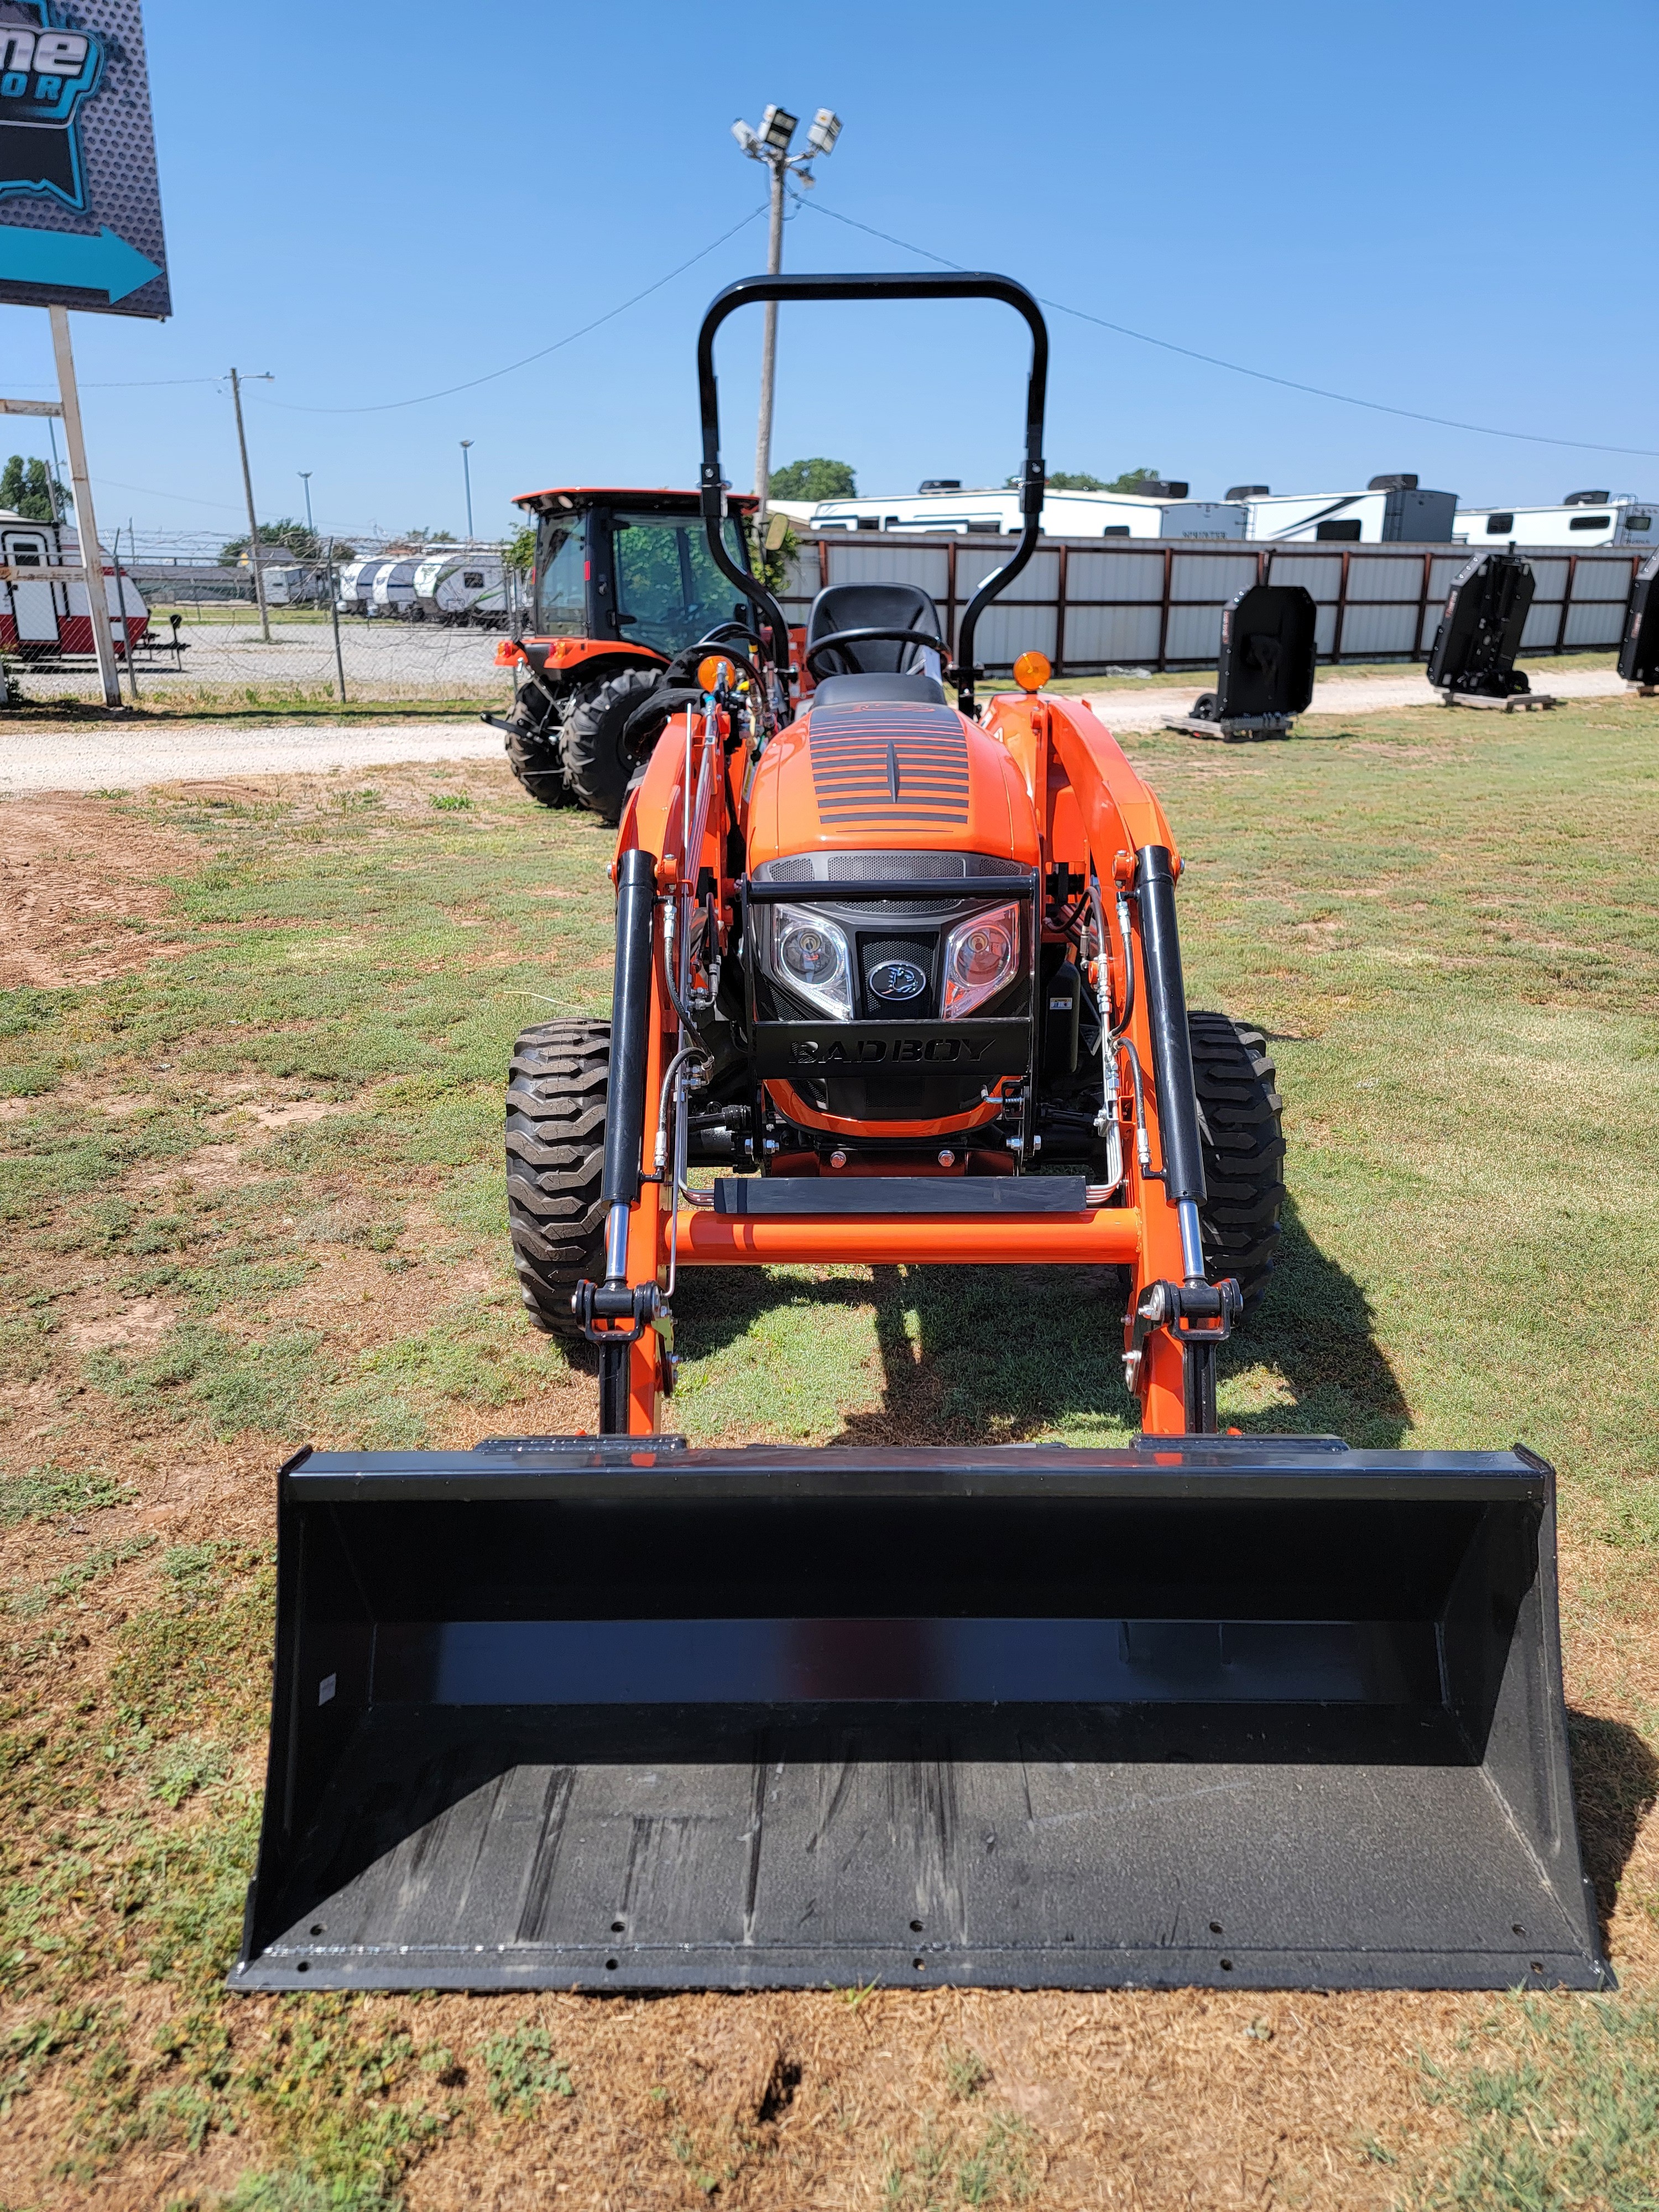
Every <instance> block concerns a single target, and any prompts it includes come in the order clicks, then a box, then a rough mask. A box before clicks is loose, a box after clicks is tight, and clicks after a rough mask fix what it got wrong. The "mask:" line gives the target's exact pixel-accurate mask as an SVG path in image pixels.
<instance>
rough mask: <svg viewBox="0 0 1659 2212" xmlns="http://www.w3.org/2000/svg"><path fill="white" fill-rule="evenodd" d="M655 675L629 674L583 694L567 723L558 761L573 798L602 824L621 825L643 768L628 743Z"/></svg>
mask: <svg viewBox="0 0 1659 2212" xmlns="http://www.w3.org/2000/svg"><path fill="white" fill-rule="evenodd" d="M659 680H660V679H659V675H658V672H657V671H655V670H654V669H644V668H625V669H623V671H622V673H621V674H620V675H619V676H613V677H612V678H611V680H610V681H609V683H606V684H595V685H594V687H593V689H592V690H591V691H587V692H584V693H583V694H582V695H581V696H580V697H579V698H578V699H577V701H576V702H575V704H574V706H573V707H572V708H571V709H570V712H569V713H568V714H567V715H566V716H565V718H564V726H563V728H562V731H561V732H560V734H559V759H560V764H561V766H562V769H563V771H564V780H565V781H566V783H567V784H568V786H569V787H570V791H571V794H572V796H573V797H574V798H575V799H580V802H581V804H582V805H584V806H586V807H589V808H591V809H592V811H593V812H594V813H595V814H597V815H599V817H600V819H601V820H602V821H605V822H611V823H616V822H618V821H620V820H621V819H622V811H623V800H624V799H626V798H627V796H628V786H629V780H630V779H631V777H632V776H633V774H634V770H635V768H636V767H637V765H638V763H637V762H636V761H635V758H634V756H633V754H632V752H631V751H630V750H629V749H628V748H627V747H626V746H625V745H624V744H623V731H624V730H625V729H626V728H627V726H628V718H629V715H630V714H632V713H633V712H634V709H635V708H636V707H638V706H640V705H641V704H642V703H643V702H644V701H645V700H647V699H648V698H649V697H650V696H651V694H652V693H653V691H654V690H656V688H657V685H658V683H659Z"/></svg>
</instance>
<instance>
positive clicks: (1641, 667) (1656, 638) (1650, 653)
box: [1619, 553, 1659, 685]
mask: <svg viewBox="0 0 1659 2212" xmlns="http://www.w3.org/2000/svg"><path fill="white" fill-rule="evenodd" d="M1656 583H1659V553H1654V554H1650V556H1649V557H1648V558H1647V559H1646V560H1645V561H1644V562H1643V563H1642V566H1641V569H1640V572H1639V573H1638V576H1637V579H1636V590H1635V592H1634V594H1633V596H1632V599H1631V605H1630V619H1629V621H1628V622H1627V623H1626V626H1625V641H1624V643H1623V644H1622V645H1621V646H1620V648H1619V673H1620V675H1621V676H1622V677H1623V678H1624V679H1625V681H1626V684H1644V685H1652V684H1659V592H1656V591H1655V590H1654V588H1653V587H1654V585H1655V584H1656Z"/></svg>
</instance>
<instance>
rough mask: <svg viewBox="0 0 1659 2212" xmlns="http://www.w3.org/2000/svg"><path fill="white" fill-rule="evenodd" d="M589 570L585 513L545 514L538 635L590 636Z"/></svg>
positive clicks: (539, 553)
mask: <svg viewBox="0 0 1659 2212" xmlns="http://www.w3.org/2000/svg"><path fill="white" fill-rule="evenodd" d="M586 572H587V533H586V531H585V530H584V528H583V527H582V517H581V516H580V514H559V515H552V514H544V516H543V517H542V522H541V529H540V532H538V537H537V540H536V635H537V636H538V637H586V635H587V583H586ZM470 581H471V579H469V582H470Z"/></svg>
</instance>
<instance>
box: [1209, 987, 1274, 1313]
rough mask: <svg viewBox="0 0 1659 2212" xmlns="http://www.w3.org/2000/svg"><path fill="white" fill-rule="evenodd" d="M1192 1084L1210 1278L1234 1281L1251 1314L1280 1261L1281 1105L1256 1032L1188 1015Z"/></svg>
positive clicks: (1222, 1017) (1224, 1019)
mask: <svg viewBox="0 0 1659 2212" xmlns="http://www.w3.org/2000/svg"><path fill="white" fill-rule="evenodd" d="M1187 1031H1188V1036H1189V1037H1190V1038H1191V1040H1192V1048H1193V1078H1194V1082H1195V1084H1196V1085H1197V1088H1198V1103H1199V1107H1200V1110H1201V1112H1202V1114H1203V1116H1204V1123H1205V1128H1206V1131H1207V1134H1206V1135H1205V1136H1204V1140H1203V1143H1204V1182H1205V1186H1206V1190H1207V1192H1208V1196H1207V1197H1206V1200H1205V1201H1204V1206H1203V1208H1202V1211H1201V1213H1200V1226H1201V1228H1202V1230H1203V1233H1204V1256H1205V1259H1206V1261H1207V1262H1208V1264H1209V1268H1210V1272H1211V1273H1212V1275H1232V1276H1234V1277H1236V1278H1237V1283H1238V1287H1239V1289H1240V1290H1241V1291H1243V1294H1244V1306H1245V1310H1246V1311H1247V1312H1249V1311H1251V1310H1254V1308H1255V1307H1256V1306H1258V1305H1260V1304H1261V1299H1262V1296H1263V1294H1264V1292H1265V1291H1266V1290H1267V1279H1268V1277H1269V1276H1270V1275H1271V1274H1272V1273H1273V1268H1274V1267H1275V1266H1276V1265H1277V1263H1278V1260H1279V1245H1280V1243H1281V1241H1282V1235H1283V1232H1282V1231H1281V1230H1280V1227H1279V1215H1280V1213H1281V1212H1282V1211H1283V1209H1284V1205H1285V1133H1284V1129H1283V1127H1282V1120H1281V1117H1282V1113H1283V1101H1282V1100H1281V1099H1280V1097H1279V1092H1278V1091H1277V1090H1276V1089H1275V1088H1274V1080H1275V1076H1276V1073H1277V1071H1276V1070H1275V1068H1274V1066H1273V1061H1272V1060H1271V1059H1269V1057H1268V1055H1267V1039H1266V1037H1264V1036H1263V1035H1262V1034H1261V1030H1257V1029H1251V1028H1250V1027H1249V1026H1248V1024H1245V1023H1243V1022H1236V1021H1234V1020H1233V1019H1232V1018H1231V1015H1228V1014H1211V1013H1189V1014H1188V1017H1187Z"/></svg>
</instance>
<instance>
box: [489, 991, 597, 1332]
mask: <svg viewBox="0 0 1659 2212" xmlns="http://www.w3.org/2000/svg"><path fill="white" fill-rule="evenodd" d="M610 1079H611V1024H610V1023H609V1022H542V1023H540V1024H538V1026H537V1027H536V1028H535V1029H532V1030H526V1031H525V1032H524V1034H523V1036H520V1039H519V1041H518V1042H517V1043H516V1044H515V1045H514V1046H513V1063H512V1066H511V1067H510V1069H509V1070H508V1073H507V1225H508V1227H509V1228H510V1230H511V1231H512V1235H513V1264H514V1266H515V1267H517V1269H518V1274H519V1291H520V1296H521V1297H523V1299H524V1302H525V1306H526V1310H528V1312H529V1315H530V1318H531V1320H532V1322H534V1323H535V1325H536V1327H537V1328H539V1329H541V1330H543V1331H544V1333H545V1334H547V1335H549V1336H556V1337H559V1338H562V1340H564V1341H565V1342H566V1343H575V1344H580V1343H581V1342H583V1341H584V1339H583V1336H582V1333H581V1330H580V1328H579V1327H578V1325H577V1322H576V1317H575V1316H574V1314H573V1313H572V1312H571V1310H570V1300H571V1297H572V1295H573V1294H574V1291H575V1288H576V1285H577V1284H578V1283H579V1282H580V1281H581V1280H582V1279H583V1278H584V1277H586V1279H588V1280H589V1281H592V1282H597V1281H598V1280H599V1279H600V1277H601V1276H602V1275H603V1273H604V1271H605V1208H604V1207H603V1206H601V1205H600V1203H599V1183H600V1180H601V1177H602V1176H603V1173H604V1168H605V1095H606V1091H607V1090H608V1088H609V1085H610Z"/></svg>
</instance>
